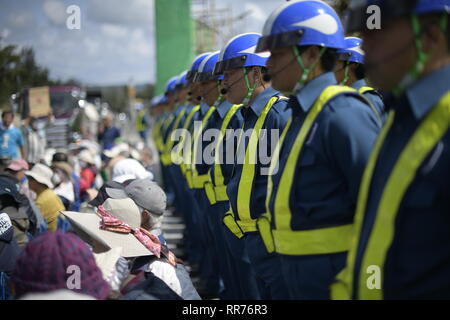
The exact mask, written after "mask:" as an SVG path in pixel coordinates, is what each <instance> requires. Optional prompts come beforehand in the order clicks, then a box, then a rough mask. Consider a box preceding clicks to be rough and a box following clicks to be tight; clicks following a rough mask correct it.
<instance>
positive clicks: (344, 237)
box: [273, 224, 353, 255]
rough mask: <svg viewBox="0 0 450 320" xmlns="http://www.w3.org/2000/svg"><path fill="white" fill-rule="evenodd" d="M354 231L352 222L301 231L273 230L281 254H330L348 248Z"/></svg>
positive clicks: (276, 246)
mask: <svg viewBox="0 0 450 320" xmlns="http://www.w3.org/2000/svg"><path fill="white" fill-rule="evenodd" d="M352 231H353V225H352V224H348V225H343V226H337V227H331V228H321V229H314V230H301V231H290V230H273V238H274V242H275V248H276V250H277V252H279V253H281V254H286V255H314V254H330V253H339V252H344V251H347V250H348V247H349V243H350V240H351V236H352Z"/></svg>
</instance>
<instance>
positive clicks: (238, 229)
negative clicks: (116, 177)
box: [216, 33, 290, 299]
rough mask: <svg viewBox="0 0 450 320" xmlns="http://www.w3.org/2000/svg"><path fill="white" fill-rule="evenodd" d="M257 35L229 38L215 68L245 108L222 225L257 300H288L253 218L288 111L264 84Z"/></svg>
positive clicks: (259, 207)
mask: <svg viewBox="0 0 450 320" xmlns="http://www.w3.org/2000/svg"><path fill="white" fill-rule="evenodd" d="M260 36H261V35H260V34H258V33H247V34H242V35H238V36H236V37H234V38H232V39H231V40H230V41H229V42H228V43H227V44H226V46H225V47H224V48H223V49H222V50H221V53H220V58H219V61H218V63H217V66H216V72H217V73H223V74H224V86H225V87H226V89H227V100H228V101H229V102H230V103H233V104H238V103H242V104H243V107H242V108H241V110H240V111H241V113H242V117H243V119H244V124H243V127H242V130H241V132H240V133H239V136H240V137H239V139H238V148H237V152H236V157H235V163H234V168H233V173H232V175H231V178H230V180H229V181H228V184H227V187H226V193H227V195H228V198H229V201H230V209H229V211H228V212H227V213H226V214H225V216H224V223H225V225H226V226H227V227H228V228H229V231H231V232H232V233H233V234H234V235H235V236H237V237H238V238H242V241H241V245H242V246H243V247H245V250H246V251H247V254H248V258H249V260H250V262H251V266H252V268H253V271H254V273H255V275H256V278H257V281H258V286H259V293H260V297H261V298H262V299H286V298H287V297H288V292H287V286H286V283H285V282H284V280H283V278H282V277H281V276H280V272H279V271H280V263H279V259H278V257H277V256H276V255H274V254H269V253H267V251H266V250H265V248H264V245H263V243H262V240H261V238H260V236H259V234H258V232H257V229H256V219H257V218H258V216H259V215H260V214H262V213H264V212H265V206H264V200H265V197H266V191H267V169H268V164H269V162H270V155H268V153H269V152H270V151H271V149H272V148H271V147H272V143H273V142H274V140H276V139H273V135H274V134H275V133H279V132H280V131H281V130H282V129H283V127H284V125H285V123H286V122H287V120H288V118H289V115H290V112H287V111H286V103H287V99H286V98H284V97H282V96H281V94H280V93H279V92H278V91H276V90H274V89H272V88H271V86H270V83H268V82H266V81H264V79H263V77H264V72H265V63H266V61H267V57H268V54H267V53H258V54H256V53H254V49H255V47H256V44H257V42H258V40H259V38H260ZM274 132H275V133H274ZM264 155H266V156H267V157H269V159H268V161H265V160H267V159H263V158H264ZM267 157H266V158H267ZM241 259H242V258H241Z"/></svg>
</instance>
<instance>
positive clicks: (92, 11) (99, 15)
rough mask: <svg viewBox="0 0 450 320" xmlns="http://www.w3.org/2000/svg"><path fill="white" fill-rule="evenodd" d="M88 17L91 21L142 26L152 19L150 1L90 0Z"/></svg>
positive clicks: (151, 2)
mask: <svg viewBox="0 0 450 320" xmlns="http://www.w3.org/2000/svg"><path fill="white" fill-rule="evenodd" d="M87 12H88V16H89V18H90V19H91V20H92V21H96V22H103V23H104V22H106V23H114V24H143V23H150V22H151V21H152V19H153V1H150V0H127V1H123V0H108V1H105V0H90V1H89V8H88V11H87Z"/></svg>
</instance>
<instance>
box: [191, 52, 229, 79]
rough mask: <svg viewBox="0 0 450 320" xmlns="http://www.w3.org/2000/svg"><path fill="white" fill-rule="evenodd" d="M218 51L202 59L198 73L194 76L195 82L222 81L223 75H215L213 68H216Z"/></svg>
mask: <svg viewBox="0 0 450 320" xmlns="http://www.w3.org/2000/svg"><path fill="white" fill-rule="evenodd" d="M219 54H220V51H216V52H213V53H211V54H210V55H208V56H207V57H206V58H205V59H203V61H202V63H201V64H200V67H199V68H198V72H197V74H196V76H195V79H194V80H195V81H196V82H197V81H198V82H201V81H209V80H223V75H222V74H220V75H215V74H214V68H215V66H216V63H217V60H218V59H219Z"/></svg>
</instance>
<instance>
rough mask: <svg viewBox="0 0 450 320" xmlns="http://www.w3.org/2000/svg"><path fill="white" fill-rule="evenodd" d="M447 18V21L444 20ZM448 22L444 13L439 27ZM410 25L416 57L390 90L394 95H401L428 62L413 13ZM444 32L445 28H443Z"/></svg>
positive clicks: (427, 54) (444, 25)
mask: <svg viewBox="0 0 450 320" xmlns="http://www.w3.org/2000/svg"><path fill="white" fill-rule="evenodd" d="M446 20H447V22H446ZM447 23H448V16H447V15H446V14H444V18H443V20H442V21H441V27H446V24H447ZM411 25H412V29H413V32H414V38H415V40H414V41H415V47H416V51H417V59H416V62H415V63H414V65H413V66H412V68H411V69H410V70H409V71H408V72H407V73H406V74H405V75H404V77H403V78H402V80H401V81H400V83H399V84H398V85H397V87H396V88H394V89H393V90H392V92H393V93H394V95H396V96H397V97H398V96H400V95H402V94H403V92H404V91H405V90H406V88H408V87H409V86H411V85H412V84H413V83H414V81H416V80H417V79H418V78H419V77H420V75H421V74H422V72H423V70H424V69H425V65H426V63H427V62H428V60H429V58H430V55H431V54H430V53H426V52H424V51H423V44H422V39H421V35H422V32H421V30H420V21H419V18H418V16H417V15H415V14H413V15H411ZM443 30H444V32H445V28H444V29H443Z"/></svg>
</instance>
